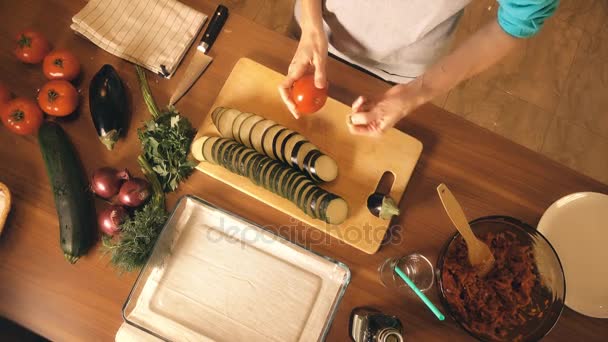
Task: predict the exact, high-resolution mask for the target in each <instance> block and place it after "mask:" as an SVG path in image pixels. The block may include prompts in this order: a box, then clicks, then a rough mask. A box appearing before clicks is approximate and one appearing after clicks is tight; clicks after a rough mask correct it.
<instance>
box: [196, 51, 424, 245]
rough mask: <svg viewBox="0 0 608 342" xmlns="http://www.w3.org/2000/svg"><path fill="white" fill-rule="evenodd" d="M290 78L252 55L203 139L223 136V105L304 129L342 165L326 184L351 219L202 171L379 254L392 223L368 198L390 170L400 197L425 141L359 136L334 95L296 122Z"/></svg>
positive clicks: (229, 84) (240, 66) (218, 170)
mask: <svg viewBox="0 0 608 342" xmlns="http://www.w3.org/2000/svg"><path fill="white" fill-rule="evenodd" d="M284 77H285V76H284V75H281V74H279V73H277V72H275V71H273V70H271V69H269V68H267V67H265V66H263V65H261V64H258V63H256V62H254V61H252V60H250V59H247V58H242V59H240V60H239V61H238V62H237V64H236V65H235V66H234V69H233V70H232V72H231V73H230V76H229V77H228V79H227V80H226V83H225V84H224V87H223V88H222V90H221V91H220V93H219V95H218V96H217V98H216V100H215V103H214V104H213V106H212V108H211V110H210V111H209V113H208V114H207V116H206V117H205V119H204V120H203V123H202V125H201V127H200V128H199V130H198V133H197V138H198V137H200V136H203V135H205V136H218V135H219V132H218V131H217V129H216V128H215V126H214V125H213V123H212V122H211V111H213V109H214V108H216V107H218V106H223V107H232V108H236V109H239V110H241V111H243V112H253V113H256V114H258V115H260V116H263V117H265V118H267V119H272V120H274V121H276V122H277V123H280V124H282V125H284V126H286V127H288V128H290V129H293V130H295V131H297V132H299V133H301V134H302V135H304V136H305V137H307V138H308V139H309V140H310V141H311V142H312V143H313V144H315V145H316V146H318V147H319V148H320V149H321V151H323V152H324V153H326V154H328V155H329V156H331V157H333V158H334V159H335V160H336V162H337V163H338V170H339V171H338V178H337V179H336V180H334V181H333V182H330V183H327V184H322V187H323V188H325V189H326V190H328V191H331V192H333V193H335V194H337V195H339V196H341V197H342V198H344V199H345V200H346V202H348V205H349V210H350V212H349V217H348V219H347V220H346V221H345V222H343V223H342V224H340V225H330V224H327V223H325V222H323V221H321V220H317V219H313V218H311V217H310V216H307V215H306V214H305V213H304V212H302V211H301V210H300V209H299V208H298V207H297V206H296V205H295V204H293V203H291V202H290V201H288V200H286V199H284V198H282V197H280V196H278V195H276V194H273V193H272V192H270V191H268V190H266V189H264V188H261V187H258V186H256V185H254V184H253V183H252V182H251V181H249V179H247V178H245V177H242V176H238V175H236V174H233V173H231V172H230V171H228V170H226V169H224V168H223V167H221V166H218V165H214V164H211V163H208V162H201V163H200V164H199V165H198V166H197V169H198V170H200V171H202V172H204V173H206V174H208V175H210V176H212V177H214V178H216V179H218V180H221V181H222V182H225V183H227V184H229V185H231V186H233V187H235V188H237V189H239V190H240V191H242V192H244V193H246V194H248V195H249V196H251V197H255V198H256V199H258V200H260V201H262V202H264V203H266V204H268V205H270V206H272V207H274V208H276V209H278V210H280V211H282V212H284V213H286V214H289V215H291V216H292V217H294V218H296V219H298V220H300V221H302V222H305V223H307V224H309V225H311V226H313V227H316V228H318V229H320V230H322V231H324V232H326V233H328V234H330V235H331V236H333V237H335V238H337V239H339V240H342V241H344V242H345V243H347V244H349V245H351V246H353V247H355V248H358V249H360V250H362V251H364V252H366V253H368V254H373V253H375V252H376V251H377V250H378V249H379V248H380V244H381V242H382V239H383V238H384V235H385V233H386V230H387V229H388V226H389V221H385V220H381V219H379V218H377V217H375V216H373V215H372V214H371V213H370V212H369V210H368V209H367V197H368V196H369V195H370V194H372V193H373V192H374V191H375V189H376V186H377V185H378V182H379V180H380V178H381V177H382V175H383V174H384V172H386V171H389V172H392V173H393V174H394V177H395V181H394V183H393V186H392V188H391V192H390V195H391V197H392V198H394V199H395V200H396V201H399V200H400V199H401V197H402V196H403V193H404V191H405V187H406V185H407V183H408V181H409V179H410V177H411V175H412V171H413V170H414V166H415V165H416V162H417V161H418V158H419V157H420V153H421V152H422V143H420V141H418V140H416V139H414V138H413V137H411V136H409V135H407V134H404V133H402V132H400V131H398V130H396V129H391V130H390V131H388V132H386V133H385V134H384V135H383V136H382V137H381V138H372V137H361V136H353V135H351V134H350V132H349V131H348V128H347V126H346V118H347V115H348V114H349V113H350V107H349V106H346V105H344V104H343V103H340V102H338V101H336V100H334V99H331V98H328V99H327V102H326V104H325V106H324V107H323V108H322V109H321V110H320V111H319V112H317V113H316V114H314V115H311V116H306V117H304V118H302V119H300V120H296V119H294V118H293V117H292V116H291V114H290V113H289V111H288V110H287V108H286V107H285V106H284V104H283V102H282V101H281V98H280V96H279V93H278V91H277V85H278V84H279V83H280V82H281V81H282V80H283V78H284ZM330 87H331V85H330Z"/></svg>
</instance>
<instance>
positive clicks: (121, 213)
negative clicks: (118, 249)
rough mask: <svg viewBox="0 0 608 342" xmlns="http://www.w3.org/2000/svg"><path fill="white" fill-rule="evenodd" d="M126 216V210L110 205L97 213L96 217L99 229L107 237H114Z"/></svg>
mask: <svg viewBox="0 0 608 342" xmlns="http://www.w3.org/2000/svg"><path fill="white" fill-rule="evenodd" d="M127 215H128V213H127V209H125V208H123V207H121V206H119V205H112V206H110V207H108V208H106V209H104V210H103V211H102V212H101V213H99V216H98V217H97V223H98V225H99V229H100V230H101V231H102V232H104V233H106V234H108V235H114V234H116V233H117V232H118V231H120V225H121V224H122V223H123V221H124V220H125V219H126V218H127Z"/></svg>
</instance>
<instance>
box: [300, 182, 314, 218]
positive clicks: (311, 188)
mask: <svg viewBox="0 0 608 342" xmlns="http://www.w3.org/2000/svg"><path fill="white" fill-rule="evenodd" d="M315 189H319V187H318V186H317V185H316V184H315V183H313V182H310V183H309V184H308V185H307V186H305V187H303V188H302V189H300V191H299V192H298V194H297V195H296V201H295V203H296V205H297V206H298V207H299V208H300V209H302V211H304V212H306V210H305V208H304V202H305V200H306V196H308V194H309V193H311V192H312V191H314V190H315Z"/></svg>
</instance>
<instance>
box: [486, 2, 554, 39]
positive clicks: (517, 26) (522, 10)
mask: <svg viewBox="0 0 608 342" xmlns="http://www.w3.org/2000/svg"><path fill="white" fill-rule="evenodd" d="M498 2H499V5H500V6H499V8H498V24H499V25H500V27H501V28H502V29H503V30H504V31H505V32H506V33H508V34H510V35H512V36H513V37H517V38H528V37H532V36H533V35H535V34H536V33H537V32H538V31H540V29H541V28H542V27H543V24H544V23H545V20H546V19H547V18H549V17H550V16H551V15H553V13H555V10H556V9H557V6H558V5H559V0H498Z"/></svg>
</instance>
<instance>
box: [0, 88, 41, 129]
mask: <svg viewBox="0 0 608 342" xmlns="http://www.w3.org/2000/svg"><path fill="white" fill-rule="evenodd" d="M1 114H2V123H3V124H4V126H6V128H8V129H9V130H10V131H12V132H14V133H17V134H21V135H25V134H34V133H36V132H38V128H39V127H40V125H42V112H41V111H40V108H38V106H37V105H36V102H34V101H32V100H29V99H24V98H21V97H18V98H16V99H13V100H11V101H9V102H8V103H7V104H6V105H5V107H4V109H3V110H2V113H1Z"/></svg>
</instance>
